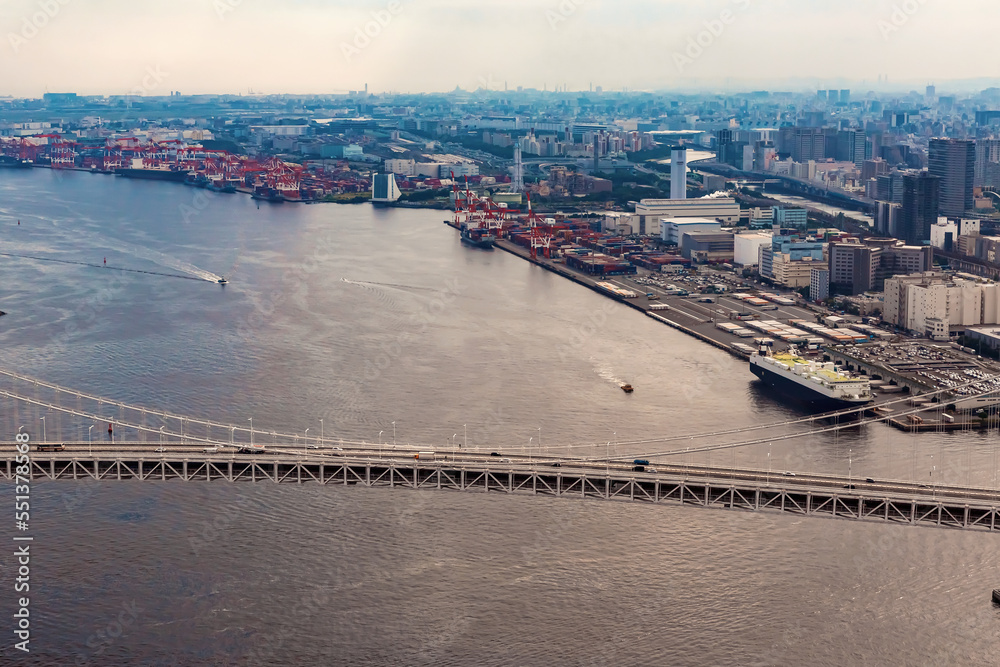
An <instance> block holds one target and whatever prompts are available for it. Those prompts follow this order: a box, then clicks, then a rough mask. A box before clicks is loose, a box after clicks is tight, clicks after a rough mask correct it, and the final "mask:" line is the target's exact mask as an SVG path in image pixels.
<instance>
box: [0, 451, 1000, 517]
mask: <svg viewBox="0 0 1000 667" xmlns="http://www.w3.org/2000/svg"><path fill="white" fill-rule="evenodd" d="M62 444H63V445H64V446H65V449H64V450H63V451H59V452H49V451H46V452H39V451H36V449H35V447H34V446H33V447H32V451H31V476H32V477H33V478H35V479H96V480H110V479H138V480H168V479H182V480H185V481H192V480H212V479H219V480H222V479H225V480H228V481H231V482H236V481H267V480H270V481H273V482H296V483H301V482H308V481H315V482H319V483H322V484H347V485H354V484H357V485H362V486H392V487H395V486H402V487H407V488H418V489H419V488H438V489H442V488H452V489H457V490H478V491H481V492H483V491H486V492H489V491H499V492H504V493H518V492H520V493H525V492H526V493H533V494H545V495H555V496H564V495H568V496H575V497H596V498H605V499H628V500H632V501H648V502H654V503H662V502H680V503H681V504H694V505H702V506H713V507H727V508H732V509H746V510H751V511H763V510H777V511H784V512H792V513H798V514H804V515H822V516H838V517H846V518H854V519H862V520H879V521H883V522H899V523H906V524H930V525H938V526H951V527H957V528H968V529H978V530H987V531H994V530H1000V492H998V491H997V490H995V489H986V488H971V487H962V486H953V485H948V486H939V485H933V486H930V485H926V484H919V483H912V482H904V481H897V480H872V481H871V482H868V481H866V479H864V478H861V479H859V478H853V477H852V478H847V477H842V476H838V475H825V474H818V473H795V474H794V475H793V474H791V473H785V472H781V471H768V470H754V469H743V468H735V469H734V468H726V467H709V466H690V465H678V464H674V463H662V462H657V463H655V464H654V465H652V466H645V470H644V471H641V472H640V471H636V470H634V469H633V468H634V466H633V464H631V463H628V464H625V463H621V462H618V461H594V460H583V459H578V458H567V457H551V456H547V457H535V456H531V457H529V456H526V455H522V454H504V455H502V456H500V455H496V454H493V453H492V452H491V453H482V452H468V451H463V450H458V449H456V450H450V449H449V450H447V451H442V450H438V451H437V452H435V455H434V457H433V458H428V457H425V458H423V459H416V458H414V456H415V454H416V452H417V450H414V449H405V448H402V447H396V448H392V447H391V446H383V447H381V448H380V447H378V446H374V447H344V448H332V449H331V448H323V449H318V448H314V447H313V448H310V447H307V448H303V447H302V446H301V445H297V446H291V445H268V446H267V447H266V449H265V450H264V451H263V452H253V453H239V451H238V449H239V448H238V447H232V448H228V451H225V450H220V451H218V452H214V453H209V452H206V451H205V450H206V447H205V446H204V445H187V444H177V443H169V444H164V445H162V446H160V445H158V444H157V443H118V444H115V445H111V444H108V443H100V444H93V445H90V444H89V443H86V442H84V443H68V442H67V443H62ZM157 449H162V450H163V451H156V450H157ZM91 452H92V453H91ZM0 453H2V455H3V458H4V460H5V461H6V463H5V464H3V465H0V475H2V476H3V477H4V478H5V479H8V480H10V479H12V478H13V477H14V476H16V474H17V463H16V461H15V460H14V446H13V444H0Z"/></svg>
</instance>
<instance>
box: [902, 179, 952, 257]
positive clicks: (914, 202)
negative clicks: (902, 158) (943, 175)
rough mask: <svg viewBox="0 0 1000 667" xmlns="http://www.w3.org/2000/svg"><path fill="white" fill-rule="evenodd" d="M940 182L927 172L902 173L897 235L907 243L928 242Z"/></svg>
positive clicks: (934, 216) (934, 219)
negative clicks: (901, 197)
mask: <svg viewBox="0 0 1000 667" xmlns="http://www.w3.org/2000/svg"><path fill="white" fill-rule="evenodd" d="M940 184H941V179H940V178H939V177H937V176H934V175H933V174H930V173H927V172H919V173H916V174H904V175H903V207H902V211H901V217H900V221H899V237H900V238H902V239H903V240H904V241H906V242H907V243H909V244H912V245H922V244H925V243H929V242H930V240H931V225H933V224H934V223H935V222H937V219H938V208H939V207H938V202H939V188H940ZM959 215H961V213H960V214H959Z"/></svg>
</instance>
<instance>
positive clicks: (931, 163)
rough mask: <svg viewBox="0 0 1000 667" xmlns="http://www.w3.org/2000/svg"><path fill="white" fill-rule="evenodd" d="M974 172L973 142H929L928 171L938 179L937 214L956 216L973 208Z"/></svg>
mask: <svg viewBox="0 0 1000 667" xmlns="http://www.w3.org/2000/svg"><path fill="white" fill-rule="evenodd" d="M975 170H976V142H974V141H967V140H964V139H931V141H930V148H929V150H928V169H927V171H928V172H930V173H931V174H932V175H934V176H937V177H938V178H940V179H941V185H940V195H939V197H940V198H939V200H938V207H939V208H938V211H939V212H940V213H941V215H949V216H955V217H959V216H962V215H964V214H965V212H966V211H970V210H972V209H974V208H975V200H974V199H973V197H972V184H973V181H974V180H975V178H974V177H975Z"/></svg>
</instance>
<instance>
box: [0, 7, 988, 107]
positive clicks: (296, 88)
mask: <svg viewBox="0 0 1000 667" xmlns="http://www.w3.org/2000/svg"><path fill="white" fill-rule="evenodd" d="M965 7H966V9H967V11H966V12H963V14H962V16H963V18H964V17H965V16H969V15H971V16H975V15H987V16H988V15H989V14H990V13H996V10H995V8H994V6H993V5H987V4H986V3H985V1H983V0H970V1H969V2H966V3H965ZM623 10H624V11H623ZM990 23H991V22H990V21H985V20H984V21H965V20H961V21H960V20H958V19H956V18H955V13H954V12H953V11H949V10H948V9H947V7H946V6H945V5H943V4H936V3H929V2H926V0H924V1H921V0H910V1H909V2H889V1H886V0H879V1H877V2H872V3H863V2H861V1H860V0H849V1H848V2H843V3H838V4H837V5H836V6H830V7H816V6H809V7H803V6H802V5H801V4H800V3H792V2H790V1H789V0H778V1H775V2H768V3H762V2H760V1H759V0H758V1H755V0H715V1H711V2H706V3H700V4H698V5H697V6H691V5H690V3H683V2H679V1H674V0H671V1H668V2H651V1H648V0H637V1H635V2H632V3H630V6H629V7H628V8H623V7H622V5H621V4H616V3H611V2H609V1H607V0H562V2H555V1H553V2H533V1H527V0H513V1H510V0H508V1H506V2H500V1H499V0H484V1H482V2H478V3H475V4H474V5H470V4H469V3H461V2H457V1H456V0H428V1H427V2H421V3H419V4H418V3H416V2H415V1H414V0H388V1H381V0H380V1H378V2H368V1H365V0H356V1H354V2H351V3H348V5H347V6H341V7H338V8H331V7H328V6H324V3H321V2H317V1H316V0H297V1H296V2H294V3H281V4H279V3H276V2H273V1H268V2H259V3H248V2H242V0H187V1H186V2H183V3H167V2H163V1H157V2H150V3H144V4H142V5H141V6H137V7H135V8H133V9H132V10H131V13H130V14H129V15H128V16H123V15H121V14H120V12H119V11H118V7H117V5H116V4H115V3H111V2H108V1H107V0H97V1H96V2H89V3H87V4H86V5H84V4H83V3H79V4H78V3H75V2H72V0H34V1H28V0H16V1H14V2H10V3H6V4H5V6H4V7H3V8H2V9H0V26H2V30H3V35H4V41H5V44H4V45H3V46H2V47H0V54H2V55H0V64H2V65H3V66H4V70H5V74H6V75H7V76H6V77H5V81H4V82H3V86H2V87H0V95H9V96H15V97H40V96H41V95H42V94H43V93H44V92H77V93H80V94H85V95H96V94H101V95H114V94H143V95H166V94H169V92H170V91H173V90H177V91H180V92H182V93H184V94H209V93H233V94H235V93H241V94H245V93H247V92H248V91H251V90H252V91H254V92H255V93H265V94H282V93H284V94H324V93H338V92H347V91H350V90H360V89H363V88H364V86H365V85H366V84H367V85H368V86H369V90H370V91H372V92H382V91H393V92H413V93H417V92H445V91H449V90H454V89H455V88H456V87H459V88H462V89H464V90H476V89H480V88H488V89H493V90H502V89H503V88H504V86H505V84H506V85H507V86H508V87H509V88H511V89H515V88H516V87H517V86H523V87H524V88H534V89H538V90H542V89H547V90H553V89H556V88H562V87H566V88H567V89H568V90H573V91H582V90H588V89H589V88H590V87H591V86H594V87H597V86H601V87H603V89H604V90H606V91H616V90H622V89H630V90H650V91H658V90H677V91H692V92H698V91H705V90H718V91H731V90H734V89H751V88H769V89H777V90H789V91H807V90H809V89H810V88H818V89H823V88H827V87H831V88H832V87H838V88H839V87H848V88H856V89H857V90H858V92H859V93H862V94H863V93H864V92H866V91H868V90H876V91H880V90H881V91H890V90H891V91H902V92H907V91H909V90H923V87H924V86H925V85H927V84H936V85H937V87H938V90H939V92H945V91H949V92H950V91H955V92H959V91H961V92H964V91H967V90H968V91H974V90H977V89H981V88H984V87H989V86H990V85H993V84H994V83H995V82H997V81H1000V78H997V77H995V76H994V74H993V72H992V70H991V69H990V66H989V63H988V61H987V60H986V59H983V58H982V57H981V53H979V52H978V51H979V49H980V46H979V45H980V44H982V40H984V39H987V38H988V36H989V34H988V30H989V25H990ZM484 26H486V27H488V31H489V32H487V31H486V30H484ZM817 32H819V33H821V36H820V40H819V41H817ZM486 37H490V38H489V39H487V38H486ZM827 39H828V40H829V43H827V42H826V41H824V40H827ZM935 44H942V45H945V44H946V45H947V47H948V48H947V52H946V53H945V52H943V49H939V48H933V45H935ZM81 46H82V48H81ZM583 47H585V48H583ZM151 72H154V73H156V76H150V73H151ZM959 72H961V75H957V73H959Z"/></svg>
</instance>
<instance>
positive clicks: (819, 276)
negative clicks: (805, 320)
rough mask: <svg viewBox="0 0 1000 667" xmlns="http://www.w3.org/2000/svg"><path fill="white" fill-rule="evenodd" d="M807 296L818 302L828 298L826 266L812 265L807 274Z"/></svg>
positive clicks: (828, 271)
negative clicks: (810, 270)
mask: <svg viewBox="0 0 1000 667" xmlns="http://www.w3.org/2000/svg"><path fill="white" fill-rule="evenodd" d="M809 298H810V299H812V300H813V301H815V302H817V303H819V302H821V301H826V300H827V299H829V298H830V270H829V269H828V268H826V267H816V266H814V267H812V272H811V273H810V274H809Z"/></svg>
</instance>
